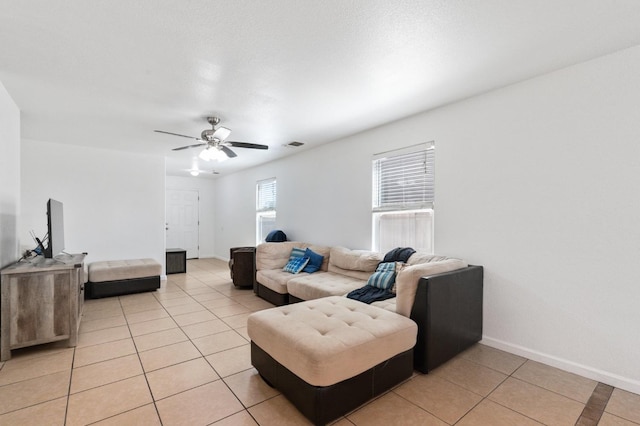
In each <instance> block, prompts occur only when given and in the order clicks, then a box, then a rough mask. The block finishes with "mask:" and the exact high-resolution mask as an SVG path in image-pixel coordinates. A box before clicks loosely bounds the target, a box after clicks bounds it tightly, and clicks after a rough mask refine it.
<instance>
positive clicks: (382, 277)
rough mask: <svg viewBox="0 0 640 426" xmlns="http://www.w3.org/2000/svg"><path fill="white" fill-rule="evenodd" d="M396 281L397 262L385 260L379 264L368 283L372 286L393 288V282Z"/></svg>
mask: <svg viewBox="0 0 640 426" xmlns="http://www.w3.org/2000/svg"><path fill="white" fill-rule="evenodd" d="M395 282H396V263H395V262H385V263H381V264H379V265H378V267H377V268H376V272H374V273H373V274H372V275H371V276H370V277H369V280H368V281H367V285H370V286H372V287H377V288H382V289H385V290H391V288H392V287H393V284H394V283H395Z"/></svg>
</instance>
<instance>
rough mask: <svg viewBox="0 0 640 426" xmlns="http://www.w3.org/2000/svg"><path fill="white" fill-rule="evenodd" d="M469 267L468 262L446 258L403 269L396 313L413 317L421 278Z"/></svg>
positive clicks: (398, 286) (398, 285)
mask: <svg viewBox="0 0 640 426" xmlns="http://www.w3.org/2000/svg"><path fill="white" fill-rule="evenodd" d="M467 266H469V265H468V264H467V262H465V261H463V260H460V259H454V258H445V260H440V261H437V262H427V263H419V264H416V265H410V266H406V267H404V268H402V270H401V271H400V272H399V273H398V275H397V276H396V299H397V300H396V312H397V313H399V314H400V315H404V316H405V317H408V316H410V315H411V308H412V307H413V301H414V300H415V298H416V291H417V290H418V281H419V280H420V278H421V277H428V276H430V275H435V274H441V273H443V272H449V271H455V270H456V269H462V268H466V267H467Z"/></svg>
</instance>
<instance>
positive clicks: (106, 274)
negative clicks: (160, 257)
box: [85, 259, 162, 299]
mask: <svg viewBox="0 0 640 426" xmlns="http://www.w3.org/2000/svg"><path fill="white" fill-rule="evenodd" d="M161 273H162V265H160V264H159V263H158V262H156V261H155V260H153V259H130V260H108V261H103V262H93V263H91V264H90V265H89V281H88V282H87V283H86V286H85V289H86V291H85V298H87V299H95V298H100V297H108V296H118V295H121V294H131V293H140V292H143V291H153V290H156V289H158V288H160V274H161Z"/></svg>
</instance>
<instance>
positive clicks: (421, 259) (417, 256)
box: [407, 251, 449, 265]
mask: <svg viewBox="0 0 640 426" xmlns="http://www.w3.org/2000/svg"><path fill="white" fill-rule="evenodd" d="M447 259H449V257H447V256H438V255H435V254H431V253H427V252H424V251H417V252H415V253H413V254H412V255H411V256H410V257H409V260H407V265H417V264H419V263H431V262H440V261H442V260H447Z"/></svg>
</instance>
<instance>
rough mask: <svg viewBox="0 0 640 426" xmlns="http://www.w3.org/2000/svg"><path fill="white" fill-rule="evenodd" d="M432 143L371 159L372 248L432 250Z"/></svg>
mask: <svg viewBox="0 0 640 426" xmlns="http://www.w3.org/2000/svg"><path fill="white" fill-rule="evenodd" d="M434 167H435V144H434V143H433V142H428V143H426V144H419V145H415V146H412V147H408V148H405V149H400V150H395V151H389V152H385V153H382V154H377V155H375V156H374V158H373V209H372V215H373V249H374V250H376V251H379V252H381V253H386V252H388V251H389V250H391V249H393V248H395V247H413V248H414V249H416V250H420V251H426V252H430V253H433V250H434V241H433V207H434V196H435V187H434V177H435V173H434Z"/></svg>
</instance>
